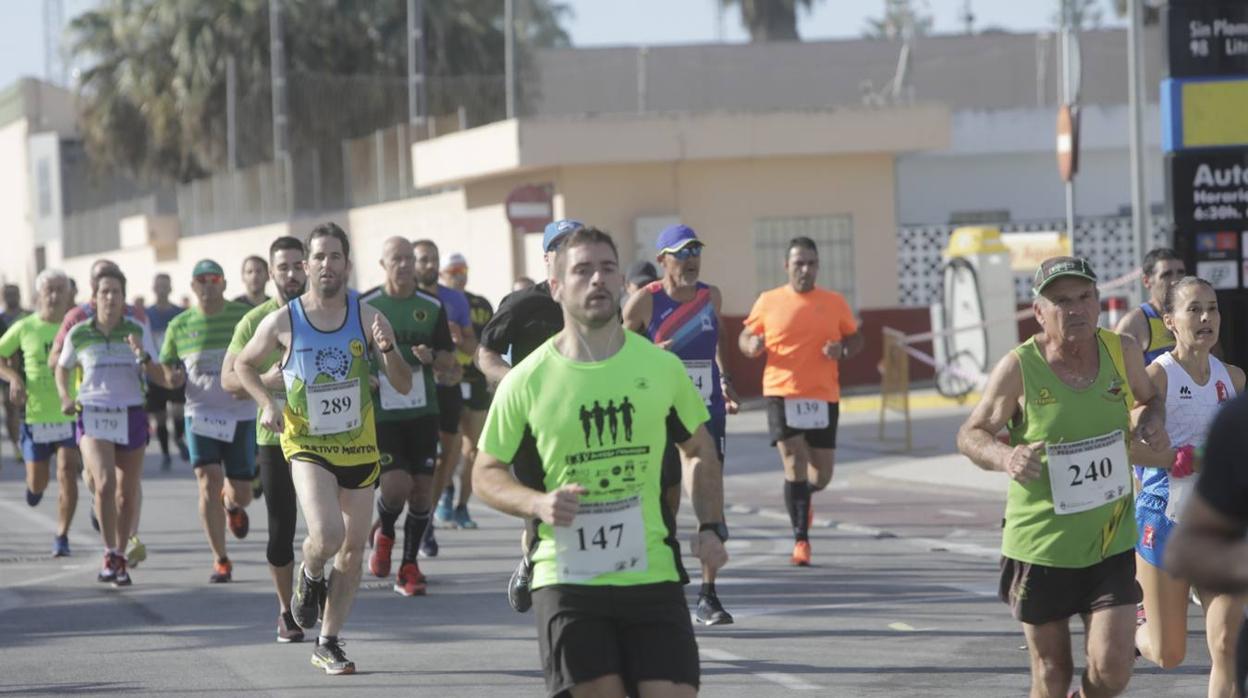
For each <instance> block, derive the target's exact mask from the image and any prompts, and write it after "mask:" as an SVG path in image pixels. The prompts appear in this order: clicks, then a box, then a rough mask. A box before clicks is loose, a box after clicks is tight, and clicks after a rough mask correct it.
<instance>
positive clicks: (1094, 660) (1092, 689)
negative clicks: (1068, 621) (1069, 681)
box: [1080, 605, 1135, 698]
mask: <svg viewBox="0 0 1248 698" xmlns="http://www.w3.org/2000/svg"><path fill="white" fill-rule="evenodd" d="M1134 632H1135V606H1134V605H1122V606H1111V607H1109V608H1103V609H1100V610H1097V611H1093V612H1092V614H1091V616H1089V618H1088V621H1087V660H1086V661H1087V669H1085V670H1084V672H1083V688H1081V689H1080V698H1111V697H1112V696H1116V695H1119V694H1120V693H1122V692H1123V691H1125V690H1126V689H1127V683H1128V682H1130V681H1131V669H1132V667H1133V665H1134V664H1135V649H1134V647H1132V645H1131V635H1132V633H1134Z"/></svg>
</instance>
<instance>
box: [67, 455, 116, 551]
mask: <svg viewBox="0 0 1248 698" xmlns="http://www.w3.org/2000/svg"><path fill="white" fill-rule="evenodd" d="M78 447H79V449H81V450H82V460H83V462H84V463H86V465H87V469H88V470H89V471H90V472H91V481H92V482H94V483H95V517H96V519H98V520H99V522H100V540H102V541H103V543H104V547H105V548H107V549H109V550H115V551H117V552H124V551H125V545H126V538H128V536H126V535H123V534H121V533H119V532H118V529H117V473H116V468H115V465H114V463H115V462H116V454H115V451H114V449H115V447H114V445H113V443H112V442H111V441H101V440H99V439H96V438H95V437H92V436H83V437H82V440H81V441H80V442H79V443H78Z"/></svg>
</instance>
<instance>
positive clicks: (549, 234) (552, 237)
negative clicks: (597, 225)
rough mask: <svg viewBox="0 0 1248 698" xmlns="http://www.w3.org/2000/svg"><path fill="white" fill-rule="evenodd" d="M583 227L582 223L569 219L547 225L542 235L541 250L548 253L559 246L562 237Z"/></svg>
mask: <svg viewBox="0 0 1248 698" xmlns="http://www.w3.org/2000/svg"><path fill="white" fill-rule="evenodd" d="M584 227H585V224H584V223H582V222H580V221H578V220H574V219H571V218H564V219H562V220H557V221H555V222H554V223H548V224H547V225H546V230H545V232H543V233H542V249H543V250H545V251H547V252H550V251H551V250H553V249H555V246H556V245H558V244H559V241H560V240H562V239H563V236H564V235H567V234H568V233H572V232H575V231H577V230H580V229H581V228H584Z"/></svg>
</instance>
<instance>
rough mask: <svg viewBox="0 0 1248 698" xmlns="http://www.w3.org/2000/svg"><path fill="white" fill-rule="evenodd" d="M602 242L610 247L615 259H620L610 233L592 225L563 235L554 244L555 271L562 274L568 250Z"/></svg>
mask: <svg viewBox="0 0 1248 698" xmlns="http://www.w3.org/2000/svg"><path fill="white" fill-rule="evenodd" d="M597 244H603V245H606V246H608V247H610V248H611V254H613V255H615V260H616V261H617V262H618V261H619V260H620V251H619V250H617V249H616V247H615V240H613V239H612V238H611V234H610V233H608V232H606V231H604V230H599V229H598V228H595V227H593V226H590V227H588V228H577V229H576V230H574V231H572V232H571V233H568V234H567V235H564V236H563V239H562V240H560V241H559V244H558V245H557V246H555V273H556V274H562V273H563V272H564V270H565V266H566V265H567V259H568V250H570V249H572V248H573V247H579V246H581V245H597Z"/></svg>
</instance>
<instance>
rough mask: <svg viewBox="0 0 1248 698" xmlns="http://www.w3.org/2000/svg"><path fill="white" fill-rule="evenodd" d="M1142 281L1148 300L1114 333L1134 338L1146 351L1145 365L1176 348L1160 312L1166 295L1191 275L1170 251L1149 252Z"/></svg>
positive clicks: (1124, 317) (1162, 248) (1145, 259)
mask: <svg viewBox="0 0 1248 698" xmlns="http://www.w3.org/2000/svg"><path fill="white" fill-rule="evenodd" d="M1140 272H1141V277H1140V280H1141V282H1142V283H1143V284H1144V290H1145V291H1147V292H1148V300H1147V301H1145V302H1144V303H1142V304H1140V306H1139V307H1138V308H1136V309H1134V310H1132V311H1131V312H1129V313H1127V314H1126V315H1124V316H1123V318H1122V320H1120V321H1119V322H1118V326H1117V327H1116V328H1114V331H1115V332H1117V333H1118V334H1127V335H1131V337H1133V338H1134V339H1135V341H1136V342H1139V344H1140V347H1141V348H1142V349H1143V350H1144V364H1145V365H1148V364H1151V363H1152V362H1153V361H1155V360H1156V359H1157V357H1159V356H1161V355H1162V354H1164V353H1166V352H1167V351H1170V350H1171V349H1172V348H1174V334H1173V333H1171V332H1170V330H1168V329H1166V323H1165V322H1164V321H1163V320H1162V319H1161V312H1160V309H1161V308H1162V307H1163V306H1164V304H1165V302H1166V291H1167V290H1169V289H1170V287H1171V286H1173V285H1174V284H1176V283H1178V281H1179V279H1182V278H1183V277H1184V276H1186V275H1187V270H1186V267H1185V265H1184V264H1183V260H1182V259H1181V258H1180V257H1179V253H1178V252H1175V251H1174V250H1172V249H1170V248H1168V247H1158V248H1156V249H1153V250H1149V251H1148V254H1146V255H1144V264H1143V265H1142V267H1141V269H1140Z"/></svg>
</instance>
